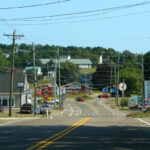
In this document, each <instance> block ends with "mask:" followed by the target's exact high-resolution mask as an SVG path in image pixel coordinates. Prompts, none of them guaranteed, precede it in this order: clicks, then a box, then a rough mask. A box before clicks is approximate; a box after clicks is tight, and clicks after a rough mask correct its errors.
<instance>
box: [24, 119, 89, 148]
mask: <svg viewBox="0 0 150 150" xmlns="http://www.w3.org/2000/svg"><path fill="white" fill-rule="evenodd" d="M89 119H90V117H87V118H83V119H81V120H80V121H78V122H76V123H75V124H73V125H72V126H70V127H68V128H66V129H65V130H63V131H61V132H59V133H57V134H55V135H53V136H51V137H49V138H47V139H45V140H43V141H41V142H38V143H37V144H35V145H33V146H32V147H30V148H28V149H27V150H33V149H36V150H41V149H44V148H46V147H47V146H49V145H51V144H52V143H54V142H56V141H57V140H59V139H60V138H62V137H63V136H65V135H66V134H68V133H70V132H71V131H73V130H75V129H76V128H78V127H79V126H81V125H82V124H84V123H85V122H86V121H88V120H89Z"/></svg>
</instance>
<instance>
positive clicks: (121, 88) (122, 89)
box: [119, 83, 127, 91]
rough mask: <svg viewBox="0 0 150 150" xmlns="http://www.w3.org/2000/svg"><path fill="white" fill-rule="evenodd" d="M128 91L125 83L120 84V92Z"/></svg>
mask: <svg viewBox="0 0 150 150" xmlns="http://www.w3.org/2000/svg"><path fill="white" fill-rule="evenodd" d="M126 89H127V85H126V84H125V83H120V84H119V90H120V91H125V90H126Z"/></svg>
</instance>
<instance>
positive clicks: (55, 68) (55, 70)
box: [54, 57, 57, 108]
mask: <svg viewBox="0 0 150 150" xmlns="http://www.w3.org/2000/svg"><path fill="white" fill-rule="evenodd" d="M56 61H57V57H56V59H55V64H54V99H55V100H54V101H55V105H54V107H55V108H56V77H57V62H56Z"/></svg>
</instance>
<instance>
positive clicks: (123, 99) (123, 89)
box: [122, 79, 125, 109]
mask: <svg viewBox="0 0 150 150" xmlns="http://www.w3.org/2000/svg"><path fill="white" fill-rule="evenodd" d="M124 84H125V83H124V79H123V91H122V109H124V86H125V85H124Z"/></svg>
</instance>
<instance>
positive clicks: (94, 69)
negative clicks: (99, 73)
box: [79, 68, 96, 74]
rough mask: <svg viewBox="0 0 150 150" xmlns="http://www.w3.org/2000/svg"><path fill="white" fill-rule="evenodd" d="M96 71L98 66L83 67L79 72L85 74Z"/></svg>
mask: <svg viewBox="0 0 150 150" xmlns="http://www.w3.org/2000/svg"><path fill="white" fill-rule="evenodd" d="M95 71H96V68H82V69H80V70H79V72H80V73H83V74H88V73H94V72H95Z"/></svg>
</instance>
